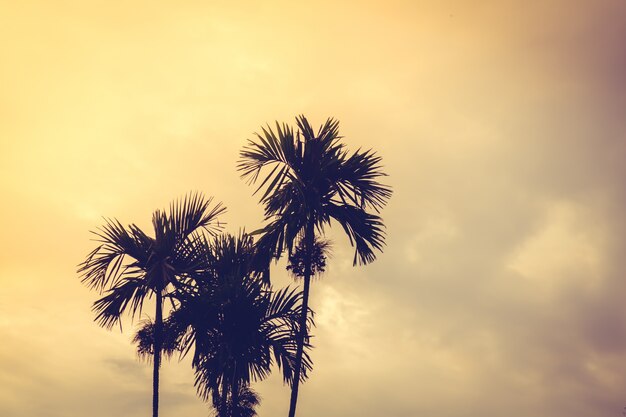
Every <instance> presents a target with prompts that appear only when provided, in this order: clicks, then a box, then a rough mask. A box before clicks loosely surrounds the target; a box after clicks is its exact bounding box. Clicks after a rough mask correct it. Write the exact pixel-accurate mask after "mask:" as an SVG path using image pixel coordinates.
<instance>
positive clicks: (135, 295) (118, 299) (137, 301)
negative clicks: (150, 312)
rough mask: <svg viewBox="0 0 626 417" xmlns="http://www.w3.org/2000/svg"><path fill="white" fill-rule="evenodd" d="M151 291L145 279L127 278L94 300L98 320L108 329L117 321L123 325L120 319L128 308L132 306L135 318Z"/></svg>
mask: <svg viewBox="0 0 626 417" xmlns="http://www.w3.org/2000/svg"><path fill="white" fill-rule="evenodd" d="M150 292H151V290H150V289H149V288H148V287H146V285H145V280H144V279H142V278H128V277H127V278H125V279H124V280H123V281H120V282H119V283H118V284H117V285H116V286H115V287H113V288H111V289H110V290H108V291H107V293H106V295H105V296H104V297H102V298H100V299H98V300H96V301H95V302H94V304H93V307H92V309H93V311H94V312H95V313H97V315H96V318H95V320H96V322H97V323H98V324H99V325H101V326H102V327H106V328H108V329H110V328H111V327H113V325H114V324H116V323H120V327H121V322H120V319H121V316H122V314H123V313H124V312H125V311H126V309H127V308H128V307H130V312H131V316H132V317H133V318H134V316H135V315H136V314H137V313H141V309H142V307H143V301H144V299H145V298H146V296H147V295H148V294H149V293H150Z"/></svg>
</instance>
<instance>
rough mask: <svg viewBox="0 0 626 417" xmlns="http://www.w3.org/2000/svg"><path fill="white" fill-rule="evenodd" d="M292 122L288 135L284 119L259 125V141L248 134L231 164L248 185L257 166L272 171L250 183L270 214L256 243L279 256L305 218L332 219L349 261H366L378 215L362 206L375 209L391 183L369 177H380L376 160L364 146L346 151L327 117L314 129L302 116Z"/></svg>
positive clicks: (380, 234) (376, 236)
mask: <svg viewBox="0 0 626 417" xmlns="http://www.w3.org/2000/svg"><path fill="white" fill-rule="evenodd" d="M296 122H297V126H298V131H297V132H295V133H294V129H293V128H291V127H290V126H288V125H286V124H282V125H280V124H278V123H276V131H274V130H272V129H271V128H270V127H269V126H268V127H267V128H263V129H262V131H263V134H262V135H261V134H256V136H257V139H258V141H256V142H255V141H252V140H250V141H249V143H248V146H247V147H246V148H244V150H243V151H242V152H241V160H240V162H239V165H238V168H239V170H240V171H241V173H242V177H244V178H248V179H249V181H250V182H251V183H254V182H256V181H257V180H258V177H259V174H260V172H261V171H262V170H263V169H264V168H268V169H271V171H270V172H269V174H268V175H267V176H266V177H265V178H264V180H263V181H262V182H261V184H260V185H259V186H258V188H257V192H259V191H262V192H263V195H262V197H261V202H262V203H263V205H264V207H265V216H266V219H268V220H270V223H269V225H268V226H267V227H266V228H265V229H264V231H265V232H266V233H265V235H264V236H263V238H262V239H261V244H262V245H263V246H265V247H266V249H267V250H269V251H271V252H272V253H273V254H274V255H277V256H279V255H280V253H281V252H282V251H283V249H285V248H287V249H291V248H292V247H293V244H294V242H295V241H296V240H297V238H298V236H299V235H302V232H303V231H304V229H305V228H306V227H307V224H308V223H312V224H313V225H314V226H315V227H316V228H317V229H318V230H320V231H323V229H324V225H328V224H330V220H331V219H334V220H336V221H337V222H338V223H339V224H341V226H342V227H343V228H344V230H345V232H346V234H347V235H348V237H349V239H350V243H351V244H352V245H353V246H355V249H356V251H355V255H354V264H357V262H358V263H361V264H366V263H369V262H371V261H373V260H374V259H375V254H374V249H377V250H381V249H382V246H383V245H384V235H385V233H384V225H383V222H382V219H381V218H380V217H379V216H378V215H377V214H374V213H369V212H368V211H367V209H373V210H374V212H376V213H378V212H379V210H380V209H381V208H382V207H383V206H384V205H385V204H386V202H387V200H388V199H389V197H390V196H391V188H390V187H388V186H385V185H382V184H380V183H378V182H377V181H376V179H377V177H379V176H384V175H385V174H384V173H383V172H382V171H381V165H380V161H381V158H380V157H379V156H377V155H376V154H375V153H374V152H373V151H371V150H366V151H361V150H357V151H356V152H353V153H352V154H350V153H349V152H348V151H347V150H346V149H345V145H344V144H343V143H341V142H340V139H341V136H339V130H338V127H339V122H338V121H336V120H334V119H328V120H327V121H326V123H325V124H323V125H322V126H321V127H320V129H319V130H318V132H317V134H315V133H314V131H313V128H312V127H311V125H310V124H309V122H308V121H307V119H306V118H305V117H304V116H300V117H298V118H297V119H296Z"/></svg>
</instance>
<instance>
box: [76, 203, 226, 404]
mask: <svg viewBox="0 0 626 417" xmlns="http://www.w3.org/2000/svg"><path fill="white" fill-rule="evenodd" d="M211 201H212V198H209V199H205V198H204V197H203V196H202V195H201V194H198V193H196V194H189V195H187V196H185V197H184V198H182V199H181V200H177V201H174V202H172V203H171V205H170V208H169V211H168V212H165V211H162V210H157V211H155V212H154V214H153V216H152V225H153V227H154V237H151V236H148V235H147V234H146V233H144V232H143V231H142V230H141V229H139V227H137V226H136V225H135V224H131V225H129V226H128V228H125V227H124V226H122V224H121V223H120V222H119V221H118V220H115V219H105V224H104V226H102V227H101V228H99V229H98V231H95V232H93V233H94V234H95V235H96V236H97V239H96V241H98V242H100V246H98V247H97V248H96V249H95V250H94V251H92V252H91V253H90V254H89V255H88V256H87V258H86V259H85V261H84V262H82V263H81V264H80V265H79V269H78V272H79V273H80V274H81V275H82V282H83V283H85V284H86V285H87V286H88V287H90V288H92V289H96V290H97V291H99V292H100V294H102V293H103V292H106V295H104V296H103V297H102V298H100V299H98V300H97V301H96V302H95V303H94V305H93V310H94V311H95V312H96V313H97V315H96V321H97V322H98V324H100V325H101V326H103V327H106V328H111V327H112V326H113V325H114V324H116V323H119V324H120V329H121V321H120V320H121V316H122V315H123V314H124V313H125V312H129V313H130V315H131V317H132V318H134V317H135V315H136V314H138V313H139V314H140V313H141V310H142V308H143V303H144V301H145V300H146V298H152V296H153V295H154V296H155V298H156V307H155V308H156V312H155V319H154V324H153V328H152V331H153V339H154V344H153V354H154V361H153V362H154V366H153V387H152V388H153V395H152V412H153V416H154V417H157V416H158V410H159V368H160V365H161V350H162V327H163V299H164V297H168V296H169V294H170V292H171V290H172V289H173V288H181V287H183V286H185V285H186V284H185V281H186V280H188V279H189V277H192V276H194V274H197V273H198V272H199V271H201V270H203V269H204V268H205V266H204V265H203V260H204V259H205V257H204V256H203V245H202V241H203V239H202V234H201V233H200V231H201V230H205V231H207V232H209V233H211V234H214V233H215V232H216V230H218V229H219V228H220V225H219V222H217V217H218V216H219V215H220V214H222V213H224V211H225V207H223V206H222V204H221V203H217V204H216V205H215V206H213V207H212V208H211Z"/></svg>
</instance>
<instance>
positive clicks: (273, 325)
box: [135, 234, 311, 417]
mask: <svg viewBox="0 0 626 417" xmlns="http://www.w3.org/2000/svg"><path fill="white" fill-rule="evenodd" d="M205 245H206V246H207V250H206V251H205V253H206V255H207V258H208V259H207V260H206V262H205V265H208V266H207V267H206V269H205V271H204V273H203V274H202V275H198V276H196V277H195V279H194V280H193V281H191V284H192V285H188V286H181V287H180V288H178V289H177V290H176V292H175V293H174V294H173V298H174V300H175V303H176V309H175V310H174V311H173V312H172V313H171V315H170V316H169V317H168V318H167V320H166V321H165V323H164V329H165V331H164V336H165V337H164V341H165V342H166V343H165V345H166V346H167V348H168V349H172V351H173V350H178V351H179V352H180V353H181V356H182V357H184V356H185V355H186V354H188V353H189V352H190V351H191V350H193V358H192V366H193V368H194V371H195V386H196V388H197V391H198V394H199V395H200V397H201V398H202V399H203V400H205V401H209V400H212V402H213V406H214V408H215V409H216V410H217V413H218V416H220V417H226V416H228V417H246V416H248V415H249V416H252V415H254V414H250V412H251V407H252V411H254V410H253V409H254V405H256V404H257V403H258V398H256V397H255V396H254V395H252V394H253V393H252V391H250V390H249V385H250V383H251V382H252V381H256V380H262V379H264V378H265V377H266V376H267V375H269V373H270V371H271V367H272V365H273V364H274V361H275V362H276V364H277V365H278V366H279V368H280V369H281V370H282V374H283V379H284V380H285V382H286V383H288V384H291V382H292V378H293V375H294V366H295V358H296V351H297V347H296V341H295V334H296V333H297V327H298V325H299V318H300V316H301V308H302V302H301V301H302V293H300V292H297V291H296V290H295V289H289V288H285V289H282V290H279V291H277V292H274V291H272V290H271V288H269V287H268V285H267V284H265V283H264V282H263V280H262V278H261V274H260V273H258V272H256V271H255V269H254V267H253V265H254V261H255V255H256V248H255V245H254V242H253V240H252V237H250V236H249V235H246V234H240V235H239V236H237V237H234V236H231V235H222V236H218V237H216V238H215V239H213V241H212V242H208V241H207V242H206V243H205ZM309 324H311V321H309ZM151 326H152V325H151V323H149V322H148V323H145V324H144V326H143V328H141V329H140V330H139V331H138V333H137V335H136V336H135V342H136V343H137V344H138V352H139V354H140V355H146V354H147V355H151V354H152V352H154V351H155V349H154V348H153V346H152V344H153V334H154V332H153V331H152V329H151ZM170 351H171V350H167V352H168V353H169V352H170ZM303 362H304V370H305V372H304V373H302V374H301V375H300V377H301V378H305V377H306V371H308V370H309V369H311V363H310V359H309V357H308V354H306V352H305V354H304V360H303ZM255 398H256V400H255Z"/></svg>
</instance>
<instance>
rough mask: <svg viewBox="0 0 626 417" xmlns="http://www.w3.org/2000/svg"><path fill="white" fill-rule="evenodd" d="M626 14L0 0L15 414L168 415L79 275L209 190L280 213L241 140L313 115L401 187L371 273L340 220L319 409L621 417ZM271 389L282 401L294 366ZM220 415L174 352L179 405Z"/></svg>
mask: <svg viewBox="0 0 626 417" xmlns="http://www.w3.org/2000/svg"><path fill="white" fill-rule="evenodd" d="M625 21H626V3H625V2H624V1H623V0H597V1H594V2H589V1H571V0H569V1H565V0H547V1H542V2H528V1H520V0H498V1H496V0H489V1H472V2H469V1H467V2H462V1H449V0H444V1H419V0H414V1H399V0H388V1H385V2H367V1H358V2H357V1H341V2H330V1H325V0H319V1H316V2H306V1H302V2H289V1H248V2H242V1H196V2H194V1H188V2H173V1H172V2H168V1H127V2H108V1H80V2H79V1H60V0H55V1H29V0H24V1H19V2H13V1H8V0H0V62H1V65H0V193H1V195H2V204H0V213H1V214H2V215H1V216H0V230H1V232H0V233H1V238H0V340H1V341H2V342H1V343H0V415H2V416H6V417H26V416H38V417H79V416H80V417H82V416H85V415H90V416H93V417H105V416H111V415H120V416H128V417H139V416H146V415H149V413H150V410H151V367H150V365H148V364H146V363H143V362H140V361H139V360H138V359H137V356H136V354H135V351H134V348H133V346H132V345H131V344H130V339H131V337H132V330H133V328H135V326H136V323H131V322H130V321H129V320H127V321H125V322H124V327H123V332H120V331H119V330H112V331H108V330H105V329H101V328H99V327H98V326H97V325H96V324H95V323H94V322H93V318H94V315H93V313H92V312H91V311H90V307H91V304H92V302H93V301H94V300H95V299H96V298H97V297H98V294H97V293H95V292H92V291H89V290H88V289H87V288H86V287H84V286H83V285H81V283H80V280H79V277H78V275H77V273H76V269H77V268H76V266H77V264H78V263H80V262H81V261H82V260H83V259H84V258H85V256H86V255H87V254H88V253H89V252H90V251H91V250H92V249H94V248H95V246H96V243H95V242H93V241H92V240H91V238H92V236H91V234H90V233H89V231H90V230H94V229H96V228H97V227H98V226H99V225H101V224H102V223H103V220H102V217H103V216H104V217H115V218H117V219H119V220H120V221H121V222H122V223H124V224H129V223H136V224H138V225H139V226H140V227H144V228H146V229H147V228H149V226H150V219H151V215H152V212H153V211H154V210H156V209H159V208H165V207H167V206H168V205H169V203H170V202H171V201H172V200H174V199H176V198H179V197H181V196H183V195H184V194H186V193H188V192H190V191H200V192H203V193H204V194H205V195H207V196H214V198H215V201H221V202H223V203H224V204H225V205H226V206H227V207H228V212H227V214H225V215H224V216H223V218H222V220H223V221H225V222H226V223H227V226H226V230H227V231H230V232H237V231H238V230H240V229H241V228H246V229H247V230H253V229H255V228H258V227H259V226H260V225H261V224H262V222H263V215H262V208H261V206H260V205H258V204H257V197H256V196H253V195H252V192H253V188H252V187H250V186H248V185H246V183H245V182H244V181H242V180H241V179H240V178H239V175H238V173H237V171H236V168H235V166H236V162H237V159H238V153H239V151H240V150H241V148H242V147H243V146H244V145H245V144H246V141H247V139H250V138H252V137H253V133H254V132H255V131H259V130H260V128H261V126H262V125H264V124H265V123H268V122H270V123H271V122H273V121H274V120H278V121H281V122H283V121H284V122H288V123H293V122H294V118H295V116H297V115H299V114H304V115H306V116H307V117H308V118H309V120H310V121H311V122H312V123H313V124H314V125H320V124H321V123H323V122H324V121H325V120H326V118H327V117H335V118H337V119H338V120H340V122H341V124H340V132H341V134H342V135H343V136H344V139H343V140H344V142H345V143H346V145H347V146H348V147H349V148H350V149H353V150H356V149H358V148H359V147H362V148H373V149H374V150H376V151H377V152H378V154H379V155H380V156H381V157H382V160H383V164H384V167H385V168H384V169H385V171H386V172H387V173H388V174H389V176H388V177H386V178H385V182H386V183H387V184H389V185H391V186H392V187H393V190H394V195H393V197H392V199H391V200H390V202H389V204H388V206H387V207H386V208H385V209H384V211H383V212H382V215H383V217H384V220H385V223H386V226H387V246H386V247H385V250H384V253H382V254H380V255H379V256H378V259H377V261H376V262H375V263H373V264H371V265H368V266H365V267H356V268H355V267H352V254H353V252H352V249H351V248H350V246H349V243H348V241H347V238H346V237H345V236H344V235H342V231H341V230H340V228H337V227H335V228H334V229H333V230H330V231H329V232H328V235H327V236H328V237H329V238H330V239H331V240H332V241H333V253H332V258H331V260H330V261H329V265H328V270H327V272H326V273H325V274H324V276H323V277H321V278H320V279H319V280H316V281H315V282H314V283H313V286H312V298H311V305H312V307H313V309H314V310H315V311H316V323H317V327H316V329H315V331H314V339H313V343H314V345H315V349H314V350H313V352H312V358H313V361H314V371H313V372H312V374H311V376H310V379H309V380H308V381H307V382H306V383H305V384H304V385H303V386H301V389H300V400H299V405H298V416H301V417H313V416H328V417H333V416H342V417H356V416H363V417H370V416H381V415H383V416H388V417H405V416H415V417H421V416H424V417H452V416H454V417H470V416H471V417H473V416H496V415H507V416H510V417H528V416H542V417H565V416H567V417H588V416H619V415H621V413H622V410H623V408H624V406H626V303H624V301H623V300H624V294H626V279H624V272H623V271H624V270H625V269H626V259H625V257H624V253H626V219H625V217H624V210H625V208H626V164H624V157H625V156H626V118H625V117H624V114H625V109H626V25H625V24H624V22H625ZM283 266H284V264H282V265H281V264H279V265H278V266H277V267H276V268H275V270H274V272H273V280H274V282H273V283H274V285H275V286H276V287H280V286H284V285H288V284H290V283H291V280H290V278H289V277H288V276H287V275H286V274H285V273H284V272H282V267H283ZM254 388H255V389H256V390H258V391H259V393H260V394H261V397H262V403H261V406H260V407H259V409H258V412H259V416H261V417H270V416H277V415H285V414H286V413H287V409H288V402H289V389H288V387H286V386H284V385H283V384H282V381H281V379H280V376H279V374H278V372H274V374H273V375H272V376H271V377H270V378H269V379H267V380H265V381H262V382H259V383H256V384H255V385H254ZM208 413H209V409H208V405H207V404H205V403H203V402H202V401H201V400H200V399H198V398H197V397H196V396H195V392H194V388H193V379H192V371H191V368H190V364H189V362H188V361H186V360H183V361H178V360H176V359H174V360H171V361H170V362H167V363H164V365H163V368H162V377H161V414H162V415H163V416H169V415H181V416H182V415H184V416H187V417H200V416H206V415H208Z"/></svg>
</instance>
